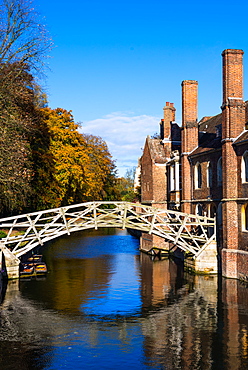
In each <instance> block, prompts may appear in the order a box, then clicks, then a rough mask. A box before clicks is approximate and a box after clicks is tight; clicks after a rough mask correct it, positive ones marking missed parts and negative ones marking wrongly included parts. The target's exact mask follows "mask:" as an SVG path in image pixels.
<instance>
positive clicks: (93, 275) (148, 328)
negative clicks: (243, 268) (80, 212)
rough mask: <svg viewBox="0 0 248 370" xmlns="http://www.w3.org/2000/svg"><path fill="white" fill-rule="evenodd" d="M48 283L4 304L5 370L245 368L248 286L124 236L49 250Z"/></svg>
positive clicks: (71, 241) (28, 287) (15, 289)
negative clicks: (194, 270) (199, 272)
mask: <svg viewBox="0 0 248 370" xmlns="http://www.w3.org/2000/svg"><path fill="white" fill-rule="evenodd" d="M43 254H44V259H45V261H46V263H47V266H48V269H49V273H48V275H47V277H46V279H45V280H41V281H38V280H32V281H24V282H20V284H19V282H15V283H14V282H13V283H12V284H9V285H8V287H7V291H6V294H5V299H4V301H3V302H2V304H1V305H0V327H1V330H0V368H1V369H4V370H8V369H13V368H14V369H19V368H20V369H34V370H36V369H44V370H45V369H46V370H48V369H49V370H51V369H56V370H57V369H59V368H66V369H97V368H101V369H116V368H118V370H121V369H125V370H126V369H127V368H130V369H141V370H143V369H166V370H174V369H193V370H194V369H195V370H196V369H197V370H199V369H203V370H205V369H206V370H207V369H216V370H217V369H224V370H225V369H226V370H229V369H230V370H243V369H246V368H248V288H247V286H245V285H242V284H241V283H240V282H238V281H236V280H230V279H222V278H218V277H217V276H212V277H211V276H208V277H207V276H193V275H190V274H188V273H186V272H184V271H183V268H182V265H181V264H176V263H175V262H174V261H171V260H169V259H161V260H159V259H154V260H153V261H152V260H151V258H150V257H149V256H148V255H146V254H143V253H141V254H140V253H139V243H138V240H137V239H136V238H134V237H133V236H131V235H128V234H126V232H125V231H121V230H111V229H110V230H109V229H108V230H103V231H102V230H100V231H91V232H88V233H85V232H84V233H78V234H75V235H72V236H70V237H64V238H60V239H58V240H55V241H54V242H52V243H49V245H47V246H46V247H45V248H44V249H43Z"/></svg>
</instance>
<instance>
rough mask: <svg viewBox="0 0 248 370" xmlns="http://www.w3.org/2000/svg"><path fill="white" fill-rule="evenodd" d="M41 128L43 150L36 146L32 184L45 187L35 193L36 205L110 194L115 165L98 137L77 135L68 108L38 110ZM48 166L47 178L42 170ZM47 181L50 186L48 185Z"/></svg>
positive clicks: (63, 203)
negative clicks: (44, 141)
mask: <svg viewBox="0 0 248 370" xmlns="http://www.w3.org/2000/svg"><path fill="white" fill-rule="evenodd" d="M41 112H42V115H43V129H44V130H46V128H47V130H48V133H47V134H48V137H49V142H48V146H47V149H46V150H45V151H44V152H41V149H39V148H41V147H42V148H44V145H43V146H40V145H39V147H38V148H37V149H38V153H39V154H38V157H39V158H40V162H39V163H41V164H42V163H44V165H40V164H39V165H38V166H37V168H36V173H37V177H36V180H35V187H36V188H37V189H38V188H40V184H41V183H42V182H43V183H45V184H46V186H45V187H44V186H43V187H42V188H41V189H43V190H41V191H40V192H39V199H40V206H42V204H43V206H44V207H45V206H46V208H48V205H49V202H50V206H51V207H58V206H61V205H67V204H72V203H80V202H84V201H87V200H96V199H97V200H102V199H108V198H109V197H111V195H112V196H113V186H112V185H113V184H114V179H115V165H114V162H113V160H112V158H111V155H110V153H109V151H108V148H107V145H106V143H105V142H104V141H103V140H102V139H101V138H99V137H96V136H93V135H84V134H80V133H79V131H78V129H79V127H80V126H79V125H78V124H76V123H75V122H74V119H73V116H72V113H71V111H66V110H65V109H61V108H57V109H54V110H53V109H50V108H44V109H41ZM45 168H48V169H50V170H48V173H49V181H47V180H46V173H45V172H44V169H45ZM49 184H51V186H49Z"/></svg>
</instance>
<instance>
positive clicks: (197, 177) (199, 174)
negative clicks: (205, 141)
mask: <svg viewBox="0 0 248 370" xmlns="http://www.w3.org/2000/svg"><path fill="white" fill-rule="evenodd" d="M201 186H202V171H201V165H200V163H197V164H196V165H195V189H199V188H201Z"/></svg>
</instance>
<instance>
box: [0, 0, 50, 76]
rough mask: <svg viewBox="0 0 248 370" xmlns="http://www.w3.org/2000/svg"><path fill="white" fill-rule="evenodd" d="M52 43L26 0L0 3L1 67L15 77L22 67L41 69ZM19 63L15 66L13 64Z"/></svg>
mask: <svg viewBox="0 0 248 370" xmlns="http://www.w3.org/2000/svg"><path fill="white" fill-rule="evenodd" d="M51 46H52V42H51V39H50V38H49V35H48V33H47V31H46V29H45V27H44V26H43V25H42V24H41V23H40V22H39V20H38V15H37V14H36V13H35V11H34V9H33V7H32V1H29V0H3V1H2V4H1V6H0V69H2V68H5V66H6V65H8V66H9V67H10V66H11V67H12V68H10V69H9V71H8V74H7V75H6V77H5V78H6V80H9V78H10V75H12V78H14V77H15V76H16V75H18V74H19V73H20V72H21V71H22V69H26V67H27V66H28V68H29V69H30V70H31V72H32V73H33V72H34V71H36V72H41V70H42V69H43V67H44V58H45V57H47V53H48V52H49V50H50V49H51ZM16 65H18V68H17V69H16V68H15V66H16Z"/></svg>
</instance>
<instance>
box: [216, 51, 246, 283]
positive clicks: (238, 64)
mask: <svg viewBox="0 0 248 370" xmlns="http://www.w3.org/2000/svg"><path fill="white" fill-rule="evenodd" d="M243 54H244V52H243V50H235V49H227V50H224V51H223V53H222V60H223V104H222V107H221V108H222V187H223V199H222V223H223V251H222V253H223V261H224V262H223V275H224V276H228V272H227V271H225V268H224V266H225V259H226V258H227V257H226V256H227V254H228V253H229V252H228V250H238V245H239V240H238V234H239V232H238V217H239V214H238V204H237V198H238V171H237V168H238V163H237V155H236V153H235V151H234V148H233V145H232V144H233V141H234V139H235V138H236V137H237V136H238V135H239V134H240V133H241V132H242V131H243V130H244V128H245V102H244V101H243ZM233 268H234V269H235V266H233Z"/></svg>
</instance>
